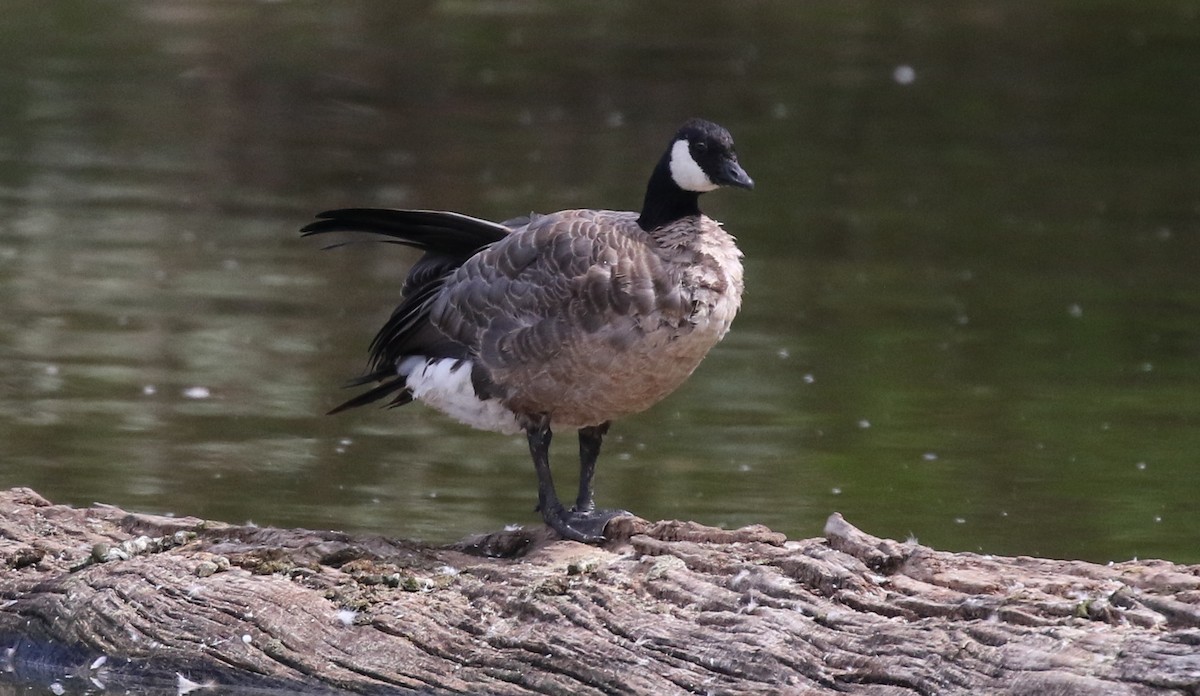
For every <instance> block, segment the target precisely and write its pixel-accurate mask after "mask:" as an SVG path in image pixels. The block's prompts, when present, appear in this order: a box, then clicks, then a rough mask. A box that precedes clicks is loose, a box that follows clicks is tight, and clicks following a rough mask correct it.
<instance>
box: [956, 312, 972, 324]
mask: <svg viewBox="0 0 1200 696" xmlns="http://www.w3.org/2000/svg"><path fill="white" fill-rule="evenodd" d="M954 321H955V323H957V324H958V325H959V326H966V325H967V324H970V323H971V317H968V316H967V315H966V314H959V315H958V316H956V317H954Z"/></svg>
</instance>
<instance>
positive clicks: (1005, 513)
mask: <svg viewBox="0 0 1200 696" xmlns="http://www.w3.org/2000/svg"><path fill="white" fill-rule="evenodd" d="M1000 516H1001V517H1008V510H1001V511H1000Z"/></svg>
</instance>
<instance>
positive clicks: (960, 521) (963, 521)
mask: <svg viewBox="0 0 1200 696" xmlns="http://www.w3.org/2000/svg"><path fill="white" fill-rule="evenodd" d="M966 523H967V518H965V517H955V518H954V524H966Z"/></svg>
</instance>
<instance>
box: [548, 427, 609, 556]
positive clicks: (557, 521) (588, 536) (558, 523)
mask: <svg viewBox="0 0 1200 696" xmlns="http://www.w3.org/2000/svg"><path fill="white" fill-rule="evenodd" d="M607 430H608V424H607V423H605V424H603V425H598V426H593V427H590V428H584V429H582V430H580V431H579V453H580V481H579V498H578V499H577V500H576V507H575V509H572V510H566V509H564V508H563V506H562V503H561V502H559V500H558V493H557V492H555V490H554V478H553V477H552V476H551V474H550V438H551V432H550V419H549V418H542V419H541V420H539V421H538V422H537V423H534V424H531V425H529V426H528V427H526V428H525V436H526V438H528V440H529V454H530V456H532V457H533V469H534V471H535V472H537V479H538V507H537V509H538V510H539V511H541V513H542V519H543V520H545V521H546V524H547V525H549V526H550V528H551V529H553V530H554V531H556V532H558V533H559V535H561V536H562V537H563V538H564V539H572V540H574V541H582V542H586V543H589V544H599V543H602V542H603V541H604V540H605V539H604V528H605V526H606V525H608V521H609V520H611V519H612V518H614V517H617V516H620V515H627V514H629V513H627V512H625V511H624V510H594V509H593V507H594V506H593V505H592V474H593V473H595V470H596V457H597V456H599V454H600V440H601V439H602V438H603V437H604V433H605V431H607ZM585 431H586V434H585Z"/></svg>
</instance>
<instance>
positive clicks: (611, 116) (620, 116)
mask: <svg viewBox="0 0 1200 696" xmlns="http://www.w3.org/2000/svg"><path fill="white" fill-rule="evenodd" d="M604 125H606V126H608V127H609V128H620V127H621V126H623V125H625V114H624V113H622V112H620V111H610V112H609V113H608V116H606V117H605V118H604Z"/></svg>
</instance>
